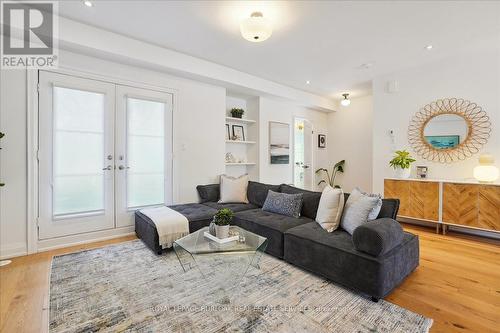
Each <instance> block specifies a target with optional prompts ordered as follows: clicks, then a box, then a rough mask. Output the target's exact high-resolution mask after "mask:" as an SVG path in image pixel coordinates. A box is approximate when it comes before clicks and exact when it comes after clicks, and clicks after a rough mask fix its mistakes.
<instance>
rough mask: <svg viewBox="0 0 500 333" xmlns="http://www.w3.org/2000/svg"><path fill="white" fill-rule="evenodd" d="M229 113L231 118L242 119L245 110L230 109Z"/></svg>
mask: <svg viewBox="0 0 500 333" xmlns="http://www.w3.org/2000/svg"><path fill="white" fill-rule="evenodd" d="M230 112H231V117H233V118H241V117H243V113H245V110H243V109H238V108H232V109H231V111H230Z"/></svg>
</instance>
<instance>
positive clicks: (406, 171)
mask: <svg viewBox="0 0 500 333" xmlns="http://www.w3.org/2000/svg"><path fill="white" fill-rule="evenodd" d="M413 162H415V159H414V158H413V157H411V156H410V153H409V152H407V151H406V150H397V151H396V155H395V156H394V158H393V159H392V160H391V161H390V162H389V165H390V166H391V167H393V168H394V170H395V171H396V177H397V178H401V179H405V178H410V173H411V169H410V166H411V164H412V163H413Z"/></svg>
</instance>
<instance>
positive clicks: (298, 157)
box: [293, 119, 305, 188]
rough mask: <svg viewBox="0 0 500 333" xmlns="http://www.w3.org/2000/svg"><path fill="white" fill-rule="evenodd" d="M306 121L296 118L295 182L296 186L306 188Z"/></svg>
mask: <svg viewBox="0 0 500 333" xmlns="http://www.w3.org/2000/svg"><path fill="white" fill-rule="evenodd" d="M304 127H305V124H304V121H303V120H298V119H297V120H295V131H294V133H295V141H294V143H295V144H294V156H295V158H294V160H295V166H294V168H293V170H294V184H295V186H296V187H299V188H304V168H303V166H304Z"/></svg>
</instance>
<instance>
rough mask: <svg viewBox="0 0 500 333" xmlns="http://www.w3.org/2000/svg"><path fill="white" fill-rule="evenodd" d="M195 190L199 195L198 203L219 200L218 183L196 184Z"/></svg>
mask: <svg viewBox="0 0 500 333" xmlns="http://www.w3.org/2000/svg"><path fill="white" fill-rule="evenodd" d="M196 190H197V191H198V194H199V195H200V203H204V202H209V201H213V202H217V200H219V193H220V184H209V185H198V186H196Z"/></svg>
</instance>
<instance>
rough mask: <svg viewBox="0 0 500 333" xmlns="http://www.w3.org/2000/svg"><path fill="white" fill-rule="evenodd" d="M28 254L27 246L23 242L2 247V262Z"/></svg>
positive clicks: (0, 258) (0, 251)
mask: <svg viewBox="0 0 500 333" xmlns="http://www.w3.org/2000/svg"><path fill="white" fill-rule="evenodd" d="M26 254H28V250H27V244H26V243H23V242H18V243H12V244H8V245H5V246H3V245H2V246H1V247H0V260H3V259H9V258H13V257H20V256H24V255H26Z"/></svg>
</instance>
